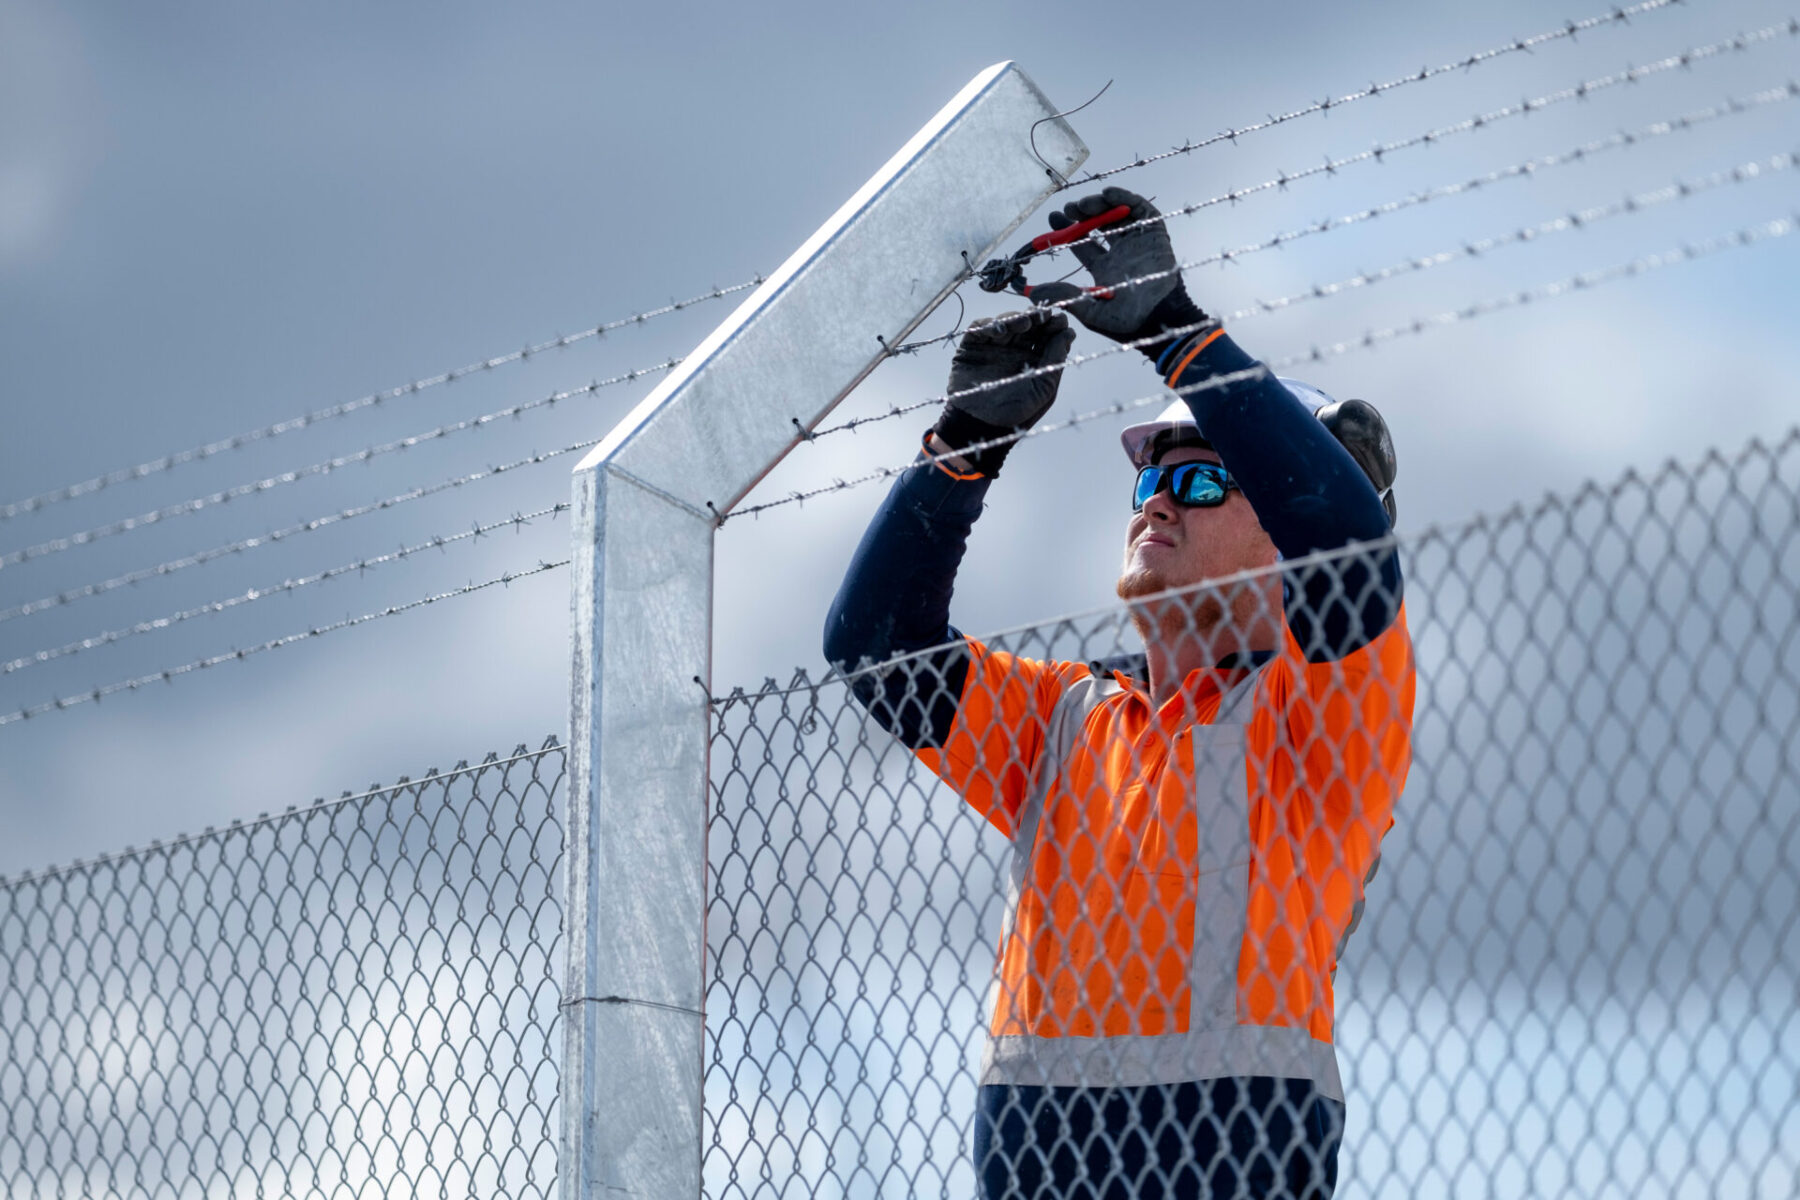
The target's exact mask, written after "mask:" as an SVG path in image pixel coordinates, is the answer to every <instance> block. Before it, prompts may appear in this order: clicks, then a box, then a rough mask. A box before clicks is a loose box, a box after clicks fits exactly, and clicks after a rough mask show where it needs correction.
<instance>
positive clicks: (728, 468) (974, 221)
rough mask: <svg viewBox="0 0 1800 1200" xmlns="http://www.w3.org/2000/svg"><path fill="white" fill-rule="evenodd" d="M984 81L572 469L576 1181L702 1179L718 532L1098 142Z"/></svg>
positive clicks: (569, 1161)
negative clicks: (706, 699) (969, 263)
mask: <svg viewBox="0 0 1800 1200" xmlns="http://www.w3.org/2000/svg"><path fill="white" fill-rule="evenodd" d="M1055 111H1056V109H1055V106H1053V105H1051V104H1050V103H1049V102H1048V101H1047V100H1046V99H1045V98H1044V96H1043V94H1042V93H1041V92H1039V91H1038V89H1037V88H1036V86H1035V85H1034V84H1032V83H1031V82H1030V81H1029V80H1028V79H1026V78H1025V76H1024V75H1023V73H1022V72H1020V71H1019V70H1018V68H1017V67H1016V66H1014V65H1013V64H1011V63H1003V64H1000V65H998V66H996V67H993V68H990V69H989V70H988V71H985V72H983V73H982V74H981V75H979V76H978V77H977V78H976V79H975V80H974V81H973V82H972V83H971V84H970V85H969V87H968V88H966V89H965V90H964V91H963V92H962V94H960V95H959V96H958V97H957V98H956V99H955V100H953V101H952V102H951V103H950V104H949V105H948V106H946V107H945V108H944V109H943V110H942V111H941V112H940V113H939V114H938V115H937V116H936V117H935V118H934V119H933V120H932V121H931V122H930V123H929V124H928V125H927V126H926V127H925V128H924V129H922V130H921V131H920V133H919V134H918V135H916V136H915V138H914V139H913V140H912V141H911V142H909V143H908V144H907V145H906V146H905V147H904V148H903V149H902V150H901V151H900V152H899V153H898V154H897V155H895V157H894V158H892V159H890V160H889V162H888V163H887V165H886V166H884V167H883V168H882V170H881V171H880V172H878V173H877V175H876V176H875V177H874V178H873V179H871V180H870V181H869V183H868V184H866V185H865V186H864V187H863V189H862V190H860V191H859V192H858V193H857V194H856V195H855V196H853V197H852V198H851V199H850V200H849V201H848V202H846V204H845V205H844V206H843V207H842V208H841V209H840V210H839V211H838V213H837V214H836V215H835V216H834V217H833V218H832V219H831V220H830V221H829V222H827V223H826V225H825V226H823V227H822V228H821V229H820V230H819V231H818V232H817V233H815V234H814V235H813V237H812V238H811V239H809V240H808V241H807V243H805V244H804V245H803V246H802V247H801V248H800V249H799V250H798V251H796V252H795V254H794V255H793V256H792V257H790V258H789V260H788V261H787V262H786V263H785V264H784V265H783V266H782V268H781V269H780V270H778V271H776V272H775V273H774V274H773V275H771V276H770V278H769V280H768V281H767V282H766V283H765V284H764V285H763V286H762V287H761V288H760V289H758V290H757V291H756V292H755V293H754V294H753V295H752V296H751V297H750V299H749V300H747V301H746V302H745V303H744V304H743V305H742V306H741V307H740V308H739V309H738V311H737V313H735V314H734V315H733V316H732V318H730V319H729V320H728V321H727V322H726V323H725V324H724V325H722V326H721V327H720V328H719V329H717V330H715V331H714V333H713V334H712V335H711V336H709V337H708V338H707V339H706V340H705V341H703V342H702V343H701V344H700V346H699V347H697V348H696V349H695V351H694V352H693V353H691V354H690V355H689V356H688V357H687V358H686V360H685V361H684V362H683V364H682V366H681V367H680V368H679V369H678V370H677V372H676V373H675V374H673V375H672V376H670V377H669V378H668V379H666V380H664V381H663V383H662V384H661V385H660V386H659V387H658V388H657V389H656V390H655V391H654V392H653V393H652V394H651V395H650V397H649V398H647V399H646V400H645V401H644V403H643V404H641V405H640V406H639V407H638V409H637V410H636V411H635V412H633V413H632V414H631V416H629V417H628V418H626V420H625V421H624V422H622V423H621V424H620V425H619V426H618V427H617V428H615V429H614V430H613V432H612V433H611V434H609V435H608V436H607V438H606V439H605V440H604V441H603V442H602V443H601V444H600V445H599V446H598V447H596V448H595V450H594V451H593V453H591V454H590V455H589V456H588V458H587V459H586V460H585V461H584V462H583V463H582V464H581V465H580V466H579V467H578V468H577V469H576V476H575V514H576V524H577V533H576V540H575V554H576V569H575V570H574V572H573V573H572V576H573V578H572V582H573V586H574V589H575V591H574V596H573V600H572V610H573V613H574V618H575V619H574V630H575V635H574V639H573V642H574V654H573V671H572V686H571V693H572V701H573V716H572V722H573V727H574V734H573V736H572V739H571V743H572V746H573V748H574V757H573V760H572V771H571V786H570V789H569V796H570V805H571V807H570V817H569V830H570V845H571V855H570V872H569V903H568V912H569V914H570V926H569V928H570V943H569V945H570V949H569V965H568V974H567V983H566V986H565V988H564V1030H565V1033H566V1040H565V1052H564V1059H563V1064H564V1065H563V1097H564V1100H563V1112H564V1121H565V1124H564V1140H563V1154H562V1157H561V1160H560V1161H561V1164H562V1165H563V1168H564V1171H565V1175H564V1178H563V1181H562V1186H563V1188H564V1194H565V1195H567V1196H569V1197H575V1196H582V1197H585V1196H587V1195H588V1194H590V1193H592V1192H595V1191H598V1190H601V1189H602V1188H603V1187H621V1188H626V1189H628V1190H633V1191H637V1192H643V1193H650V1194H657V1195H667V1196H693V1195H697V1194H698V1193H699V1191H700V1188H701V1179H700V1176H699V1174H698V1172H699V1161H700V1157H701V1154H700V1148H701V1138H702V1103H701V1078H700V1075H699V1072H698V1069H697V1068H698V1065H699V1064H700V1063H701V1061H702V1057H703V1049H702V1047H703V1025H702V1022H701V1018H700V1009H701V1005H702V1002H703V995H704V987H705V981H704V958H703V934H702V931H703V923H704V909H705V901H706V896H705V887H704V878H705V845H706V839H705V823H706V816H707V812H708V810H709V807H710V805H709V804H708V797H707V768H706V756H707V749H708V745H709V728H708V718H709V707H708V706H707V705H705V704H697V703H696V698H695V696H694V691H695V689H694V685H693V678H694V676H696V675H699V676H700V677H701V678H702V679H703V680H704V679H705V678H706V677H707V676H708V675H709V674H710V669H711V668H710V665H709V662H708V651H707V647H708V645H709V637H710V612H711V604H712V593H711V587H712V558H711V555H712V538H713V536H714V533H715V531H716V529H717V527H718V523H719V521H720V520H721V518H722V517H724V516H725V515H726V514H728V513H729V512H730V511H731V509H732V508H733V507H734V505H736V503H737V502H738V501H739V500H741V498H742V497H743V496H744V495H745V494H746V493H747V492H748V491H749V490H750V488H751V487H753V486H754V485H755V483H756V482H757V481H758V480H759V479H760V478H762V477H763V475H764V474H765V473H766V472H767V471H768V470H769V469H770V468H771V467H772V466H773V465H774V464H775V463H776V462H778V461H780V459H781V458H782V457H783V456H784V455H785V454H786V453H787V452H788V451H789V450H791V449H792V448H793V447H794V446H796V445H798V444H800V443H801V442H802V441H803V440H804V435H805V433H806V432H807V431H809V430H810V429H811V428H812V427H814V426H816V425H817V424H818V423H819V421H820V420H821V419H823V417H824V416H825V414H826V413H828V412H829V411H830V410H831V409H832V407H833V406H834V405H835V404H836V403H837V402H838V401H839V399H841V398H842V396H843V395H844V394H846V393H847V392H848V391H849V390H850V389H851V388H853V387H854V386H855V385H856V384H857V383H858V382H860V381H861V380H862V379H863V378H864V377H865V376H866V375H867V374H868V372H869V371H871V370H873V369H874V368H875V366H877V365H878V364H879V363H880V362H881V361H882V360H883V359H885V358H886V357H887V356H888V348H889V347H892V346H897V345H898V344H899V343H900V341H901V340H902V339H903V338H905V336H906V335H907V334H909V333H910V332H911V331H912V330H913V329H914V328H916V327H917V325H918V323H919V322H920V321H921V320H923V319H924V317H925V316H926V315H927V314H928V313H929V312H930V311H932V309H934V308H935V307H936V306H937V304H938V303H939V302H940V301H941V300H942V299H943V298H945V297H946V296H948V295H949V294H950V293H951V291H953V290H954V288H955V287H956V285H957V284H958V283H960V282H961V281H962V280H963V279H964V278H966V275H967V267H966V265H965V255H967V256H968V257H970V258H973V259H977V260H980V259H985V257H987V256H988V255H989V254H991V253H992V252H993V251H994V250H995V249H996V248H997V247H998V246H999V244H1000V243H1001V241H1002V240H1003V239H1004V238H1005V237H1006V236H1008V235H1009V234H1010V233H1011V232H1012V231H1013V230H1014V229H1016V228H1017V227H1018V226H1019V225H1020V224H1021V223H1022V222H1023V221H1024V219H1025V217H1026V216H1027V215H1028V214H1029V213H1030V212H1031V211H1032V210H1034V209H1035V208H1036V207H1037V206H1038V205H1039V204H1041V203H1042V201H1043V200H1044V199H1045V198H1046V197H1047V196H1048V195H1049V194H1050V192H1051V190H1052V188H1053V186H1054V185H1053V184H1052V182H1051V181H1050V180H1049V179H1047V178H1046V177H1045V175H1044V168H1043V165H1042V162H1041V161H1040V159H1039V157H1038V155H1039V154H1041V155H1043V156H1044V157H1046V158H1048V159H1049V160H1050V161H1051V162H1053V163H1060V164H1062V165H1063V166H1062V169H1061V173H1062V174H1063V175H1065V176H1066V175H1067V173H1068V172H1069V171H1072V170H1073V169H1074V168H1075V167H1076V166H1077V165H1079V163H1080V162H1082V161H1084V160H1085V158H1086V150H1085V148H1084V147H1083V146H1082V145H1081V143H1080V141H1079V140H1078V139H1077V138H1076V137H1075V136H1074V133H1073V131H1072V130H1071V129H1069V127H1068V126H1067V124H1066V123H1065V122H1063V121H1061V120H1060V119H1057V120H1053V121H1052V122H1051V123H1049V124H1047V125H1044V124H1040V125H1039V126H1038V132H1037V153H1034V151H1033V147H1032V144H1031V140H1030V137H1029V132H1030V130H1031V127H1032V125H1033V123H1034V122H1038V121H1040V119H1041V118H1043V117H1045V116H1049V115H1051V114H1054V113H1055Z"/></svg>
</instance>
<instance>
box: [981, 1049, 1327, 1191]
mask: <svg viewBox="0 0 1800 1200" xmlns="http://www.w3.org/2000/svg"><path fill="white" fill-rule="evenodd" d="M1343 1130H1344V1106H1343V1105H1342V1104H1341V1103H1339V1102H1338V1101H1336V1100H1328V1099H1326V1098H1325V1097H1323V1096H1321V1095H1319V1094H1318V1092H1317V1090H1316V1089H1315V1088H1314V1087H1313V1085H1312V1084H1311V1083H1308V1082H1306V1081H1304V1080H1297V1079H1267V1078H1252V1079H1213V1080H1207V1081H1205V1082H1201V1083H1178V1084H1161V1085H1156V1086H1151V1087H1117V1088H1100V1087H1015V1086H987V1087H983V1088H982V1089H981V1095H980V1100H979V1102H978V1106H977V1112H976V1116H975V1170H976V1174H977V1176H978V1178H979V1179H980V1183H981V1197H982V1200H1326V1198H1327V1197H1329V1196H1330V1195H1331V1193H1332V1190H1333V1189H1334V1188H1335V1187H1336V1185H1337V1155H1338V1146H1339V1144H1340V1142H1341V1141H1342V1140H1343Z"/></svg>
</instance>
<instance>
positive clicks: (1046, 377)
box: [931, 308, 1075, 478]
mask: <svg viewBox="0 0 1800 1200" xmlns="http://www.w3.org/2000/svg"><path fill="white" fill-rule="evenodd" d="M1074 340H1075V331H1074V330H1073V329H1070V328H1069V320H1068V318H1067V317H1065V316H1064V315H1063V314H1062V313H1060V312H1058V311H1056V310H1055V309H1045V308H1034V309H1032V310H1031V311H1030V312H1020V313H1007V314H1006V315H1004V316H1000V317H989V318H983V319H982V320H979V321H976V322H975V323H974V324H972V325H970V326H969V329H968V332H966V333H964V334H963V337H962V343H961V344H960V345H959V346H957V348H956V356H955V357H954V358H952V359H951V360H950V387H949V391H950V398H949V399H948V400H947V401H946V403H945V404H944V412H943V415H942V416H940V417H939V418H938V422H937V424H936V425H934V426H932V428H931V433H932V434H934V435H936V440H937V441H938V442H939V443H941V444H942V446H943V447H944V448H946V449H949V450H961V449H962V448H963V447H965V446H973V445H976V444H977V443H980V442H986V441H991V440H993V439H994V438H999V437H1005V436H1006V435H1007V434H1009V433H1016V432H1018V431H1020V430H1025V429H1029V428H1031V427H1032V426H1033V425H1035V424H1037V423H1038V420H1039V419H1040V418H1042V417H1043V415H1044V414H1045V413H1046V412H1048V411H1050V406H1051V405H1052V404H1054V403H1055V402H1056V388H1057V385H1058V384H1059V383H1060V382H1061V381H1062V371H1061V370H1060V369H1058V370H1053V371H1046V372H1044V373H1043V374H1041V375H1026V376H1025V378H1023V379H1020V378H1018V376H1019V375H1021V374H1024V373H1026V372H1029V371H1032V370H1034V369H1036V368H1038V367H1059V366H1060V364H1061V363H1062V362H1063V360H1065V359H1066V358H1068V357H1069V345H1070V343H1071V342H1073V341H1074ZM1008 380H1011V381H1012V382H1007V381H1008ZM971 389H978V390H971ZM964 392H966V393H968V394H967V395H959V393H964ZM1012 446H1013V443H1011V442H1007V443H1004V444H1002V445H999V446H989V447H987V448H986V449H982V450H976V451H974V452H972V453H970V454H967V455H964V456H962V457H963V459H964V461H966V463H967V464H968V465H969V466H971V467H973V468H974V469H975V470H977V471H979V472H980V473H981V474H983V475H986V476H989V477H990V478H991V477H992V476H995V475H998V474H999V473H1000V464H1001V463H1002V462H1004V461H1005V459H1006V455H1007V452H1008V451H1010V450H1011V449H1012Z"/></svg>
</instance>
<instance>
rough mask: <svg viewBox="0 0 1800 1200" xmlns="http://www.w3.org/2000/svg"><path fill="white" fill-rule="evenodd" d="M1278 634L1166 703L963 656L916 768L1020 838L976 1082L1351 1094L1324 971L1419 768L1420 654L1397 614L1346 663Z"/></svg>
mask: <svg viewBox="0 0 1800 1200" xmlns="http://www.w3.org/2000/svg"><path fill="white" fill-rule="evenodd" d="M1284 629H1285V626H1284ZM1284 641H1285V645H1284V646H1283V647H1282V648H1281V649H1280V650H1278V651H1277V652H1276V653H1275V654H1274V655H1273V656H1272V657H1270V658H1268V659H1267V660H1266V661H1264V662H1263V663H1261V664H1260V665H1257V666H1247V667H1238V668H1215V669H1209V670H1200V671H1195V672H1193V673H1192V674H1190V675H1189V676H1188V677H1187V679H1186V680H1185V681H1184V682H1183V684H1182V686H1181V689H1180V691H1179V693H1178V694H1177V695H1176V696H1175V697H1173V698H1172V699H1170V700H1169V701H1168V702H1167V703H1165V704H1163V705H1162V706H1161V707H1160V708H1155V707H1153V706H1152V705H1151V702H1150V698H1149V695H1148V693H1147V692H1146V691H1145V689H1144V687H1143V685H1142V684H1141V683H1139V682H1137V681H1134V680H1130V679H1127V678H1126V677H1125V676H1123V675H1120V674H1116V673H1115V674H1112V675H1109V676H1105V677H1100V676H1096V675H1094V674H1093V672H1092V671H1091V670H1090V669H1089V668H1088V667H1087V666H1085V665H1083V664H1079V663H1063V662H1058V663H1047V662H1039V661H1035V660H1032V659H1027V658H1019V657H1016V656H1013V655H1010V654H1006V653H1003V652H1000V651H995V650H990V649H988V648H987V647H986V646H984V645H983V644H981V643H979V642H976V641H974V640H973V639H971V640H970V641H969V643H968V645H969V649H970V651H971V653H972V655H973V658H972V661H971V662H970V665H969V671H968V677H967V681H966V683H965V686H964V689H963V694H962V697H961V701H960V706H959V709H958V713H957V718H956V721H955V724H954V726H953V727H952V730H951V733H950V736H949V738H948V739H947V740H946V741H945V743H944V745H943V747H942V748H941V749H937V748H931V749H925V750H921V751H918V754H919V757H920V758H921V760H922V761H923V762H924V763H925V764H926V765H927V766H928V767H930V768H931V770H932V771H934V772H935V773H936V774H937V775H939V776H940V777H941V778H942V779H944V780H945V782H947V783H949V784H951V785H952V786H953V787H955V788H956V789H957V790H958V791H959V792H960V793H961V794H962V796H963V797H964V799H965V800H967V801H968V803H969V804H970V805H972V806H973V807H974V808H975V809H976V810H977V811H979V812H980V813H981V814H982V815H983V816H984V817H986V818H987V820H988V821H989V822H990V823H992V824H993V825H994V826H995V828H997V829H999V830H1000V831H1001V832H1002V833H1004V834H1006V835H1007V836H1008V837H1009V838H1011V839H1012V842H1013V849H1014V856H1013V872H1012V888H1011V891H1012V896H1011V910H1010V912H1009V915H1008V920H1007V923H1006V927H1005V930H1004V932H1003V934H1002V937H1001V945H1000V957H999V963H998V967H997V971H996V975H997V978H996V985H997V988H996V995H995V1001H994V1010H993V1018H992V1026H991V1029H990V1038H989V1045H988V1049H987V1055H986V1061H985V1063H984V1066H983V1071H982V1082H983V1083H984V1084H991V1083H1002V1084H1005V1083H1011V1084H1039V1085H1048V1086H1073V1085H1095V1086H1135V1085H1144V1084H1155V1083H1183V1082H1189V1081H1193V1080H1203V1079H1214V1078H1222V1077H1228V1076H1272V1077H1276V1078H1300V1079H1310V1080H1312V1081H1313V1082H1314V1083H1316V1084H1317V1085H1318V1086H1319V1088H1320V1090H1321V1091H1322V1092H1323V1093H1324V1094H1326V1095H1328V1096H1330V1097H1332V1098H1334V1099H1342V1096H1343V1090H1342V1085H1341V1084H1340V1082H1339V1079H1338V1073H1337V1061H1336V1056H1335V1053H1334V1052H1333V1050H1332V1046H1331V1036H1332V1011H1333V1008H1332V1006H1333V1000H1332V975H1333V972H1334V971H1335V970H1336V967H1337V959H1338V954H1339V952H1340V950H1341V949H1342V946H1343V943H1344V940H1345V939H1346V938H1347V937H1348V935H1349V933H1350V931H1351V929H1352V928H1353V927H1354V925H1355V923H1356V921H1357V919H1358V917H1359V916H1360V914H1361V910H1362V903H1363V888H1364V885H1365V884H1366V883H1367V881H1368V880H1369V879H1370V878H1371V877H1372V876H1373V875H1374V872H1375V868H1376V865H1377V862H1378V859H1379V848H1380V844H1381V838H1382V836H1383V835H1384V834H1385V833H1386V832H1387V830H1388V829H1389V828H1390V827H1391V826H1392V825H1393V809H1394V802H1395V799H1396V798H1397V797H1398V796H1399V794H1400V790H1401V788H1402V786H1403V785H1404V783H1405V780H1406V772H1407V768H1408V766H1409V764H1410V761H1411V754H1412V749H1411V747H1412V737H1411V726H1412V710H1413V695H1414V668H1413V654H1412V643H1411V639H1410V637H1409V636H1408V634H1407V631H1406V615H1405V610H1404V608H1402V610H1401V612H1400V614H1399V615H1398V617H1397V618H1396V619H1395V621H1394V623H1393V625H1391V626H1390V627H1389V628H1388V629H1387V630H1385V631H1384V632H1383V633H1382V634H1381V635H1380V636H1379V637H1377V638H1375V640H1374V641H1372V642H1370V643H1369V644H1368V645H1367V646H1364V647H1362V648H1361V649H1359V650H1356V651H1354V652H1353V653H1351V654H1350V655H1348V656H1346V657H1345V658H1343V659H1341V660H1339V661H1336V662H1327V663H1309V662H1307V661H1306V659H1305V656H1304V655H1303V654H1302V652H1301V650H1300V647H1299V645H1298V644H1297V643H1296V642H1295V641H1294V638H1293V636H1292V634H1291V633H1289V634H1285V636H1284Z"/></svg>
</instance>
